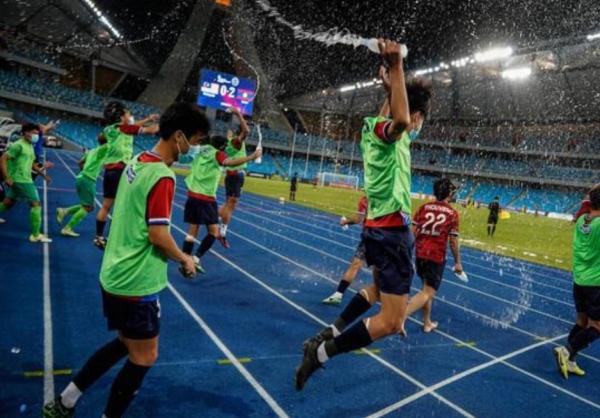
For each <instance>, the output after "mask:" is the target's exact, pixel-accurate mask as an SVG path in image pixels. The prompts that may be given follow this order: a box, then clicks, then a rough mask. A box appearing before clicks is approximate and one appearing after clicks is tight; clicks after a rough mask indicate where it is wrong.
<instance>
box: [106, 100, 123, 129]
mask: <svg viewBox="0 0 600 418" xmlns="http://www.w3.org/2000/svg"><path fill="white" fill-rule="evenodd" d="M126 111H127V108H126V107H125V105H124V104H123V103H121V102H117V101H112V102H109V103H108V104H107V105H106V107H105V108H104V121H105V122H106V123H107V124H109V125H111V124H113V123H118V122H119V121H120V120H121V116H123V115H124V114H125V112H126Z"/></svg>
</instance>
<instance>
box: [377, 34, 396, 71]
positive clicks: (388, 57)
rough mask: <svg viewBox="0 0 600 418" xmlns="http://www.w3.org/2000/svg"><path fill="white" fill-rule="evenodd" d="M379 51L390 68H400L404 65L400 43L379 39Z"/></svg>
mask: <svg viewBox="0 0 600 418" xmlns="http://www.w3.org/2000/svg"><path fill="white" fill-rule="evenodd" d="M377 44H378V45H379V51H380V53H381V56H382V57H383V59H384V60H385V61H386V62H387V63H388V65H389V66H390V67H395V66H398V65H400V64H401V63H402V54H401V53H400V51H401V45H400V44H399V43H398V42H395V41H391V40H389V39H378V40H377Z"/></svg>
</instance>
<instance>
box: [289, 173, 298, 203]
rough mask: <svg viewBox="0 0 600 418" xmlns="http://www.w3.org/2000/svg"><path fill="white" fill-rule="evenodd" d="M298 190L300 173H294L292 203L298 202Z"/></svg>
mask: <svg viewBox="0 0 600 418" xmlns="http://www.w3.org/2000/svg"><path fill="white" fill-rule="evenodd" d="M297 190H298V173H294V175H293V176H292V178H291V180H290V201H292V202H293V201H295V200H296V191H297Z"/></svg>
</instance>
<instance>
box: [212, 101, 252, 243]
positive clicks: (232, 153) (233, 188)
mask: <svg viewBox="0 0 600 418" xmlns="http://www.w3.org/2000/svg"><path fill="white" fill-rule="evenodd" d="M230 109H231V112H232V113H233V114H234V115H235V117H236V118H237V119H238V120H239V122H240V130H239V133H238V135H237V137H234V135H233V132H232V131H228V132H227V147H226V148H225V152H226V153H227V156H228V157H229V158H232V159H236V160H237V159H240V158H244V157H246V137H247V136H248V134H249V133H250V128H248V124H247V123H246V120H245V119H244V116H242V113H241V112H240V111H239V110H238V109H237V108H235V107H230ZM246 165H247V164H246V163H242V164H238V165H234V166H229V167H228V170H227V172H226V173H225V196H226V197H227V200H226V202H225V204H224V205H223V206H221V210H220V211H219V216H220V217H221V225H220V226H219V242H220V243H221V244H222V245H223V247H225V248H229V241H227V226H228V225H229V222H230V221H231V217H232V216H233V211H234V210H235V207H236V205H237V203H238V201H239V199H240V195H241V194H242V187H243V186H244V175H245V174H244V169H245V168H246Z"/></svg>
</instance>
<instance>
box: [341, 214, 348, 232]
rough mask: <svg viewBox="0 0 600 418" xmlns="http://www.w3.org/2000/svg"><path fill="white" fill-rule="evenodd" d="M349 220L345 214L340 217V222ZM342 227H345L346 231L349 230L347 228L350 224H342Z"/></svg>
mask: <svg viewBox="0 0 600 418" xmlns="http://www.w3.org/2000/svg"><path fill="white" fill-rule="evenodd" d="M347 220H348V219H347V218H346V217H345V216H342V217H341V218H340V222H346V221H347ZM342 229H343V230H344V231H347V230H348V224H344V225H342Z"/></svg>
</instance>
